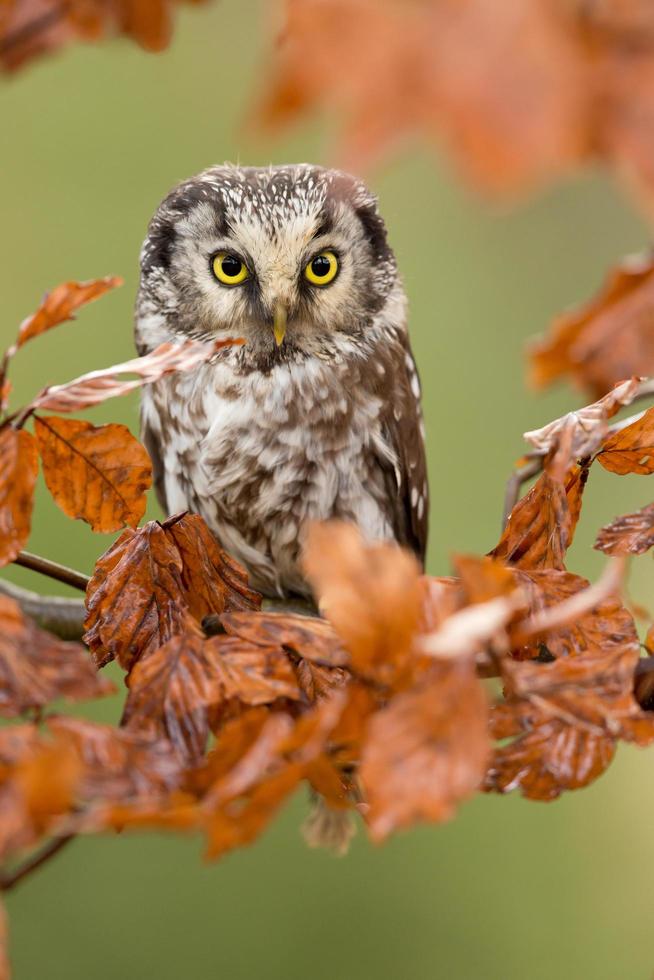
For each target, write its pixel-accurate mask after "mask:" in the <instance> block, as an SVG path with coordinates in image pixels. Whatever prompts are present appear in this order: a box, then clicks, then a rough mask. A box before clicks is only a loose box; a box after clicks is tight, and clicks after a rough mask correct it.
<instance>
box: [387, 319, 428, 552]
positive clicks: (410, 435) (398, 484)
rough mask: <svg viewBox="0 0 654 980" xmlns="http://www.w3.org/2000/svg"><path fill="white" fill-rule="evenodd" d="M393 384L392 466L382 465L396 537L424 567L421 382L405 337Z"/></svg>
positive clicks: (389, 431)
mask: <svg viewBox="0 0 654 980" xmlns="http://www.w3.org/2000/svg"><path fill="white" fill-rule="evenodd" d="M392 373H393V377H392V385H391V387H390V389H389V391H388V396H387V398H386V399H385V405H386V411H385V417H384V423H383V425H384V433H385V436H386V439H387V441H388V444H389V446H390V448H391V449H392V450H393V452H394V455H395V459H396V461H397V462H396V465H395V466H391V465H390V464H389V462H388V461H383V462H384V470H385V479H386V486H387V490H388V500H389V506H390V511H391V520H392V524H393V528H394V531H395V537H396V540H397V541H398V543H399V544H401V545H403V546H404V547H407V548H410V549H411V550H412V551H413V552H414V553H415V554H416V556H417V557H418V558H419V560H420V562H421V563H422V564H423V566H424V563H425V553H426V550H427V532H428V525H429V486H428V481H427V462H426V459H425V440H424V424H423V419H422V409H421V407H420V379H419V377H418V369H417V367H416V364H415V361H414V359H413V354H412V352H411V346H410V344H409V340H408V338H407V337H406V336H403V337H402V338H401V341H400V344H399V351H398V356H397V358H396V359H395V363H394V370H393V372H392Z"/></svg>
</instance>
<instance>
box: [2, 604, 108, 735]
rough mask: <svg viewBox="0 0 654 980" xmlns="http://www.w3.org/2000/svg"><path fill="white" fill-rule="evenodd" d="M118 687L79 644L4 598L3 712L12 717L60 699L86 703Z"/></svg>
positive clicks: (4, 715) (5, 715)
mask: <svg viewBox="0 0 654 980" xmlns="http://www.w3.org/2000/svg"><path fill="white" fill-rule="evenodd" d="M113 691H114V687H113V685H112V684H111V683H110V682H109V681H107V680H105V679H104V678H102V677H100V676H99V675H98V673H97V671H96V669H95V667H94V666H93V663H92V661H91V659H90V657H89V655H88V653H87V651H86V650H85V649H84V647H83V646H82V645H81V644H79V643H65V642H63V641H62V640H58V639H57V638H56V637H54V636H51V635H50V633H46V632H44V631H43V630H40V629H39V628H38V627H37V626H35V625H34V623H32V622H31V621H30V620H29V619H26V618H25V617H24V616H23V614H22V612H21V611H20V608H19V607H18V604H17V603H15V602H14V601H13V600H12V599H9V598H7V597H6V596H0V715H2V716H3V717H5V718H13V717H15V716H16V715H19V714H22V713H23V712H25V711H28V710H29V709H31V708H34V709H38V708H44V707H46V706H47V705H48V704H50V703H51V702H52V701H56V700H57V699H58V698H66V699H67V700H69V701H85V700H87V699H89V698H97V697H103V696H105V695H107V694H111V693H112V692H113Z"/></svg>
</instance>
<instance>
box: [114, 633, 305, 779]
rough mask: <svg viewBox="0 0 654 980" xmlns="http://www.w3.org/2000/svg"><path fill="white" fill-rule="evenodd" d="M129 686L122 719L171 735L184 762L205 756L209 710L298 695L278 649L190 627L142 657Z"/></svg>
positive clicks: (136, 727) (133, 726) (288, 666)
mask: <svg viewBox="0 0 654 980" xmlns="http://www.w3.org/2000/svg"><path fill="white" fill-rule="evenodd" d="M128 684H129V697H128V699H127V703H126V705H125V711H124V715H123V723H124V724H126V725H127V726H128V728H129V729H134V730H140V731H146V732H150V733H151V734H153V735H156V736H157V737H160V738H167V739H169V741H170V742H171V743H172V745H173V747H174V749H175V751H176V753H177V755H178V757H179V758H180V760H181V761H182V762H183V763H185V764H187V765H188V764H190V763H194V762H197V761H198V760H199V759H200V758H201V757H202V755H203V754H204V751H205V747H206V742H207V737H208V735H209V712H210V710H211V709H212V708H215V707H216V706H217V705H218V704H219V703H220V702H221V701H225V700H229V699H234V700H237V701H239V702H241V703H242V704H246V705H260V704H270V703H272V702H273V701H275V700H277V699H279V698H292V699H298V698H299V697H300V690H299V688H298V685H297V681H296V678H295V673H294V671H293V668H292V666H291V664H290V662H289V660H288V657H287V656H286V654H285V653H284V652H283V651H282V650H281V649H279V648H276V647H260V646H254V645H251V644H248V643H244V642H243V641H241V640H239V639H237V638H236V637H223V636H217V637H213V638H212V639H210V640H206V639H205V638H204V637H203V636H202V635H201V633H200V632H199V631H198V630H197V629H196V630H194V629H192V628H191V629H187V631H186V632H185V633H183V634H181V635H179V636H174V637H173V638H172V639H171V640H169V641H168V643H166V644H164V646H162V647H160V648H159V649H158V650H150V651H149V652H148V653H147V654H145V655H143V656H142V657H141V659H140V660H139V661H138V662H137V663H136V664H135V666H134V667H133V669H132V671H131V673H130V675H129V678H128Z"/></svg>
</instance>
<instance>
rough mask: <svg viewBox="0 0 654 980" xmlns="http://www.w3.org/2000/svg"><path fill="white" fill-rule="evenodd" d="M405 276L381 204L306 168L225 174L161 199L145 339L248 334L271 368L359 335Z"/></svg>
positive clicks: (336, 176) (150, 259) (209, 173)
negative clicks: (400, 274)
mask: <svg viewBox="0 0 654 980" xmlns="http://www.w3.org/2000/svg"><path fill="white" fill-rule="evenodd" d="M396 281H397V273H396V266H395V259H394V256H393V253H392V251H391V250H390V248H389V245H388V242H387V238H386V226H385V224H384V221H383V219H382V218H381V216H380V214H379V212H378V210H377V203H376V199H375V198H374V197H373V195H372V194H371V193H370V192H369V191H368V190H367V188H366V187H365V186H364V185H363V184H362V183H361V182H360V181H358V180H357V179H355V178H354V177H351V176H350V175H349V174H345V173H343V172H341V171H337V170H325V169H323V168H320V167H314V166H309V165H306V164H303V165H298V166H283V167H266V168H255V167H233V166H227V165H226V166H222V167H214V168H212V169H210V170H206V171H204V173H202V174H200V175H198V176H197V177H194V178H192V179H191V180H187V181H185V182H183V183H182V184H180V185H179V186H178V187H177V188H175V190H173V191H172V192H171V193H170V194H169V195H168V197H166V198H165V200H164V201H163V202H162V204H161V205H160V207H159V208H158V210H157V212H156V214H155V215H154V217H153V219H152V221H151V223H150V227H149V230H148V237H147V238H146V240H145V243H144V245H143V250H142V254H141V290H140V294H139V301H138V306H137V336H138V340H139V343H140V345H141V346H146V345H148V346H149V345H150V341H158V340H160V339H163V337H164V336H166V335H171V334H173V335H176V336H180V335H186V336H191V337H196V338H202V339H210V338H214V337H220V336H221V335H224V336H226V335H231V336H240V337H243V338H244V339H245V341H246V348H243V349H242V350H243V354H244V355H245V356H246V357H247V358H248V359H253V360H254V361H256V362H258V363H259V365H260V366H265V365H266V364H269V365H270V366H272V365H274V364H275V363H279V362H280V361H281V360H284V359H287V358H292V357H293V356H298V355H299V356H302V354H306V353H310V352H316V353H320V352H321V351H322V352H329V351H334V350H337V349H338V348H339V346H341V345H342V343H343V342H346V341H347V339H348V338H352V337H357V336H360V335H361V333H362V332H365V330H366V328H367V327H368V326H369V324H370V323H371V322H372V319H373V318H374V316H375V314H376V313H378V312H379V310H380V309H381V308H382V307H383V306H384V304H385V303H386V301H387V299H388V296H389V294H390V293H391V291H392V290H393V287H394V286H395V284H396Z"/></svg>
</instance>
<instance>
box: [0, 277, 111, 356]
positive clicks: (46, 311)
mask: <svg viewBox="0 0 654 980" xmlns="http://www.w3.org/2000/svg"><path fill="white" fill-rule="evenodd" d="M122 284H123V280H122V279H120V278H119V277H118V276H106V277H105V278H104V279H92V280H90V281H89V282H64V283H62V284H61V285H60V286H57V287H56V288H55V289H53V290H52V291H51V292H49V293H46V295H45V297H44V298H43V301H42V303H41V305H40V306H39V308H38V310H37V311H36V313H33V314H32V316H29V317H27V319H26V320H23V322H22V323H21V325H20V329H19V331H18V339H17V341H16V346H17V347H22V346H23V344H26V343H27V341H28V340H32V339H33V338H34V337H38V336H39V334H42V333H45V332H46V330H51V329H52V327H56V326H58V325H59V324H60V323H64V322H65V321H66V320H73V319H74V314H75V312H76V310H78V309H79V308H80V307H81V306H84V305H85V304H86V303H90V302H91V301H92V300H95V299H99V297H100V296H103V295H104V294H105V293H106V292H108V291H109V290H110V289H115V288H116V286H122Z"/></svg>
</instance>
